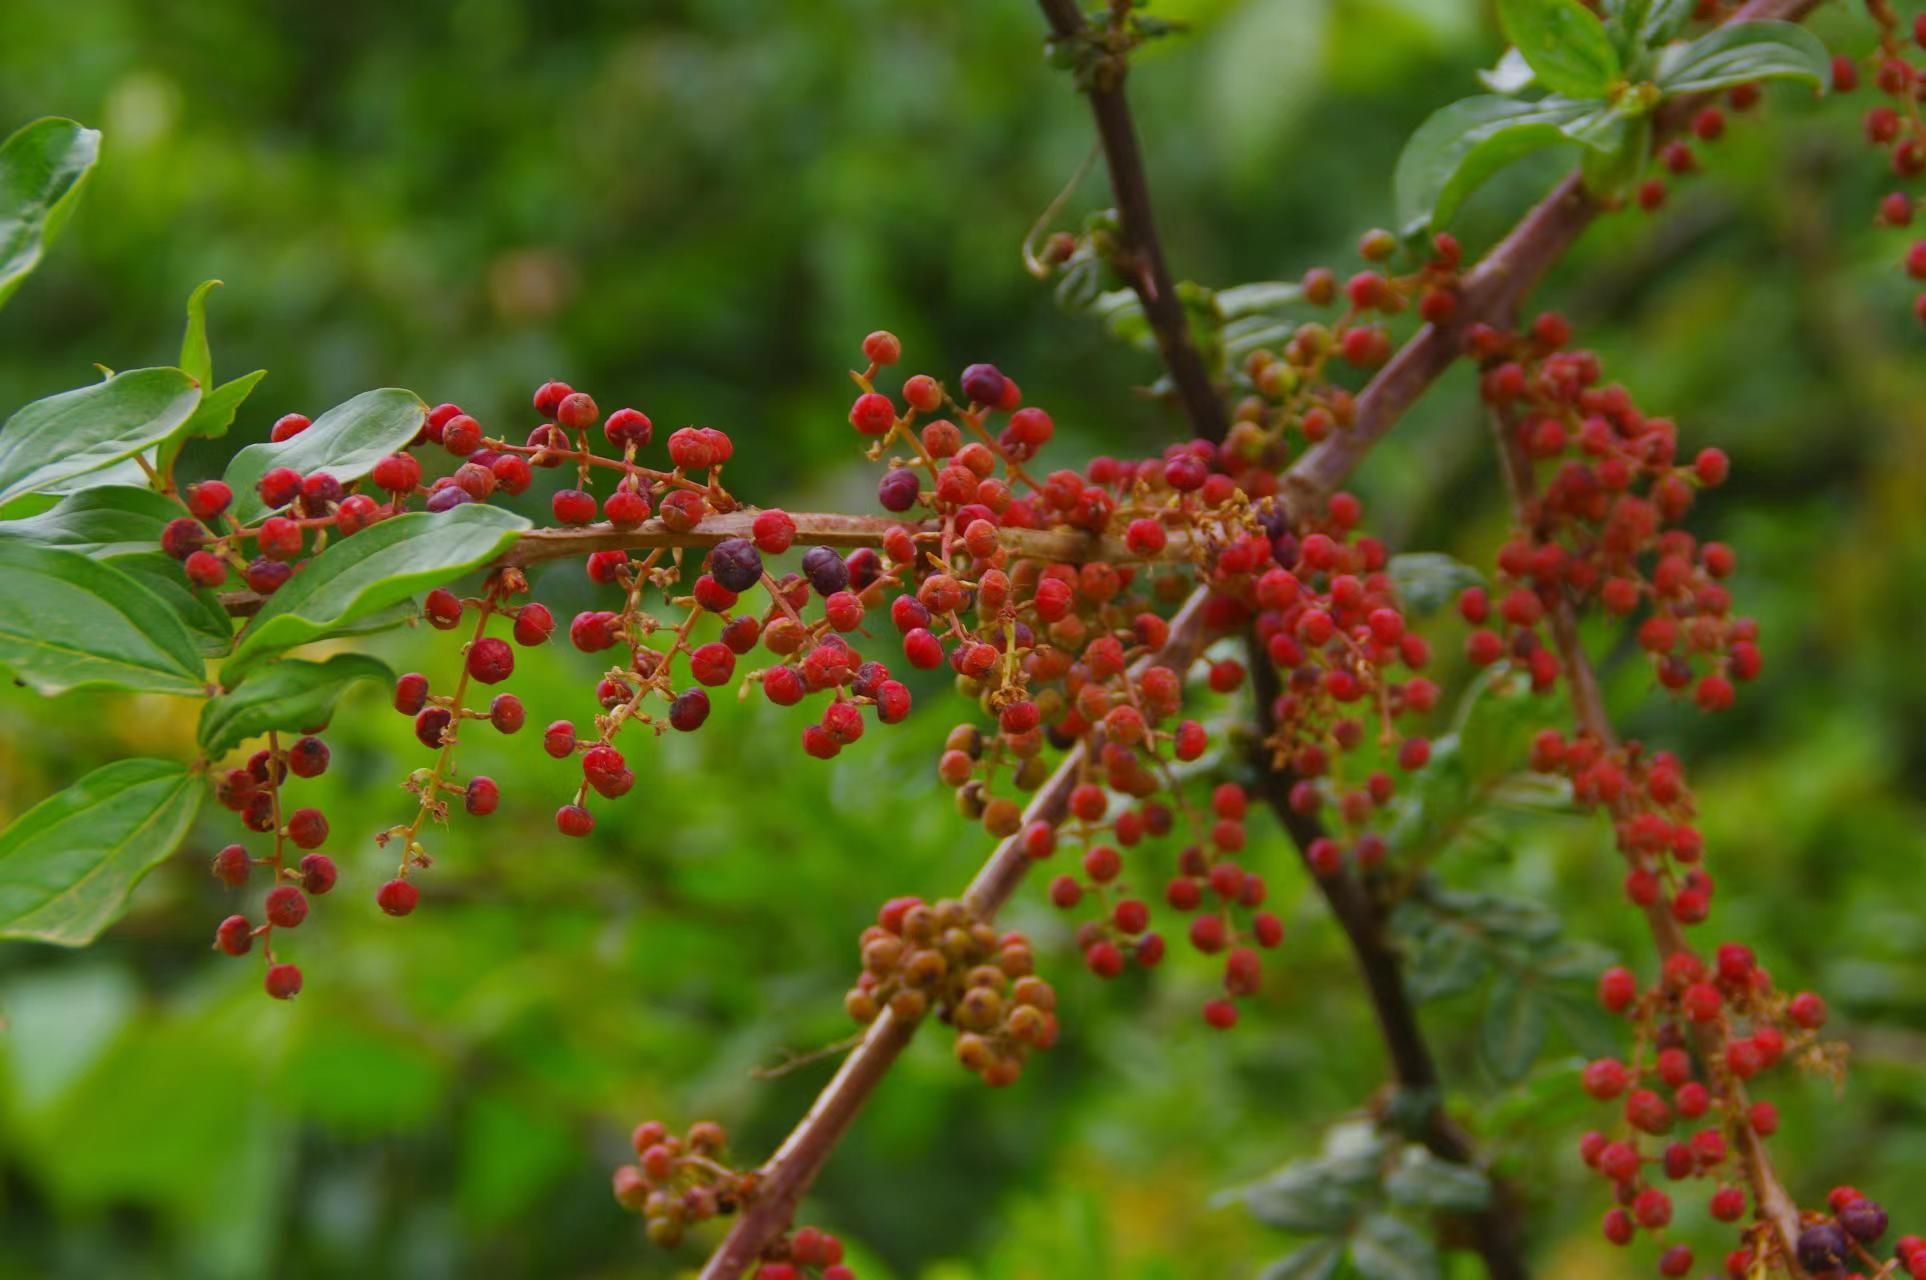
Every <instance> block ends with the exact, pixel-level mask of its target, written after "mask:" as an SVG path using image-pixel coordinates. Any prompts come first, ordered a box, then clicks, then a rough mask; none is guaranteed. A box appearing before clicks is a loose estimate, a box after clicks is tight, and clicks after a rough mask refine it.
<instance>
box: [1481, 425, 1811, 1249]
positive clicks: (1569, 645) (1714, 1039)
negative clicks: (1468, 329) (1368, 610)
mask: <svg viewBox="0 0 1926 1280" xmlns="http://www.w3.org/2000/svg"><path fill="white" fill-rule="evenodd" d="M1491 424H1492V430H1493V433H1494V434H1495V436H1496V439H1497V446H1498V458H1499V464H1500V467H1501V469H1502V470H1503V472H1504V477H1505V487H1506V488H1507V489H1508V490H1509V491H1510V493H1511V498H1512V504H1513V507H1514V509H1515V510H1516V513H1517V518H1518V521H1519V524H1520V525H1521V526H1524V527H1530V525H1531V523H1532V515H1531V513H1532V509H1533V504H1534V502H1535V499H1536V485H1535V483H1534V480H1533V473H1532V464H1531V460H1530V459H1529V458H1528V457H1527V456H1526V455H1525V453H1524V451H1523V449H1522V448H1521V446H1520V441H1519V439H1518V434H1517V432H1515V431H1511V430H1508V429H1507V426H1506V423H1505V421H1504V419H1503V418H1502V417H1501V416H1500V415H1498V414H1496V413H1494V414H1492V415H1491ZM1546 618H1547V620H1548V621H1549V622H1550V624H1551V632H1552V639H1553V642H1554V643H1555V644H1556V646H1557V648H1558V657H1559V661H1560V663H1561V664H1562V665H1563V667H1564V672H1565V685H1566V688H1567V690H1568V691H1569V694H1570V700H1571V704H1572V715H1573V716H1574V718H1575V719H1576V720H1577V721H1578V727H1579V729H1580V731H1581V732H1583V733H1584V734H1585V735H1586V736H1588V737H1590V738H1592V739H1594V740H1595V741H1597V742H1598V744H1599V745H1600V746H1602V747H1605V748H1607V749H1611V748H1614V747H1616V746H1617V745H1618V735H1617V733H1616V732H1615V731H1614V730H1613V728H1612V720H1611V715H1610V713H1609V712H1608V711H1607V710H1606V708H1605V698H1604V694H1603V693H1602V692H1601V691H1600V689H1599V683H1598V676H1597V673H1596V672H1595V671H1594V670H1593V667H1592V663H1591V659H1590V658H1589V657H1588V656H1587V655H1586V653H1585V644H1584V641H1583V639H1582V638H1581V637H1580V636H1579V634H1578V611H1577V609H1576V607H1575V606H1574V605H1573V603H1572V600H1571V596H1570V594H1569V593H1568V592H1566V591H1564V590H1562V589H1561V590H1560V591H1558V592H1557V594H1556V595H1555V597H1554V598H1553V600H1552V601H1551V603H1550V605H1549V607H1548V608H1547V609H1546ZM1612 816H1613V819H1614V821H1615V822H1616V821H1619V820H1622V819H1623V818H1625V817H1626V816H1628V815H1627V814H1626V813H1625V812H1623V810H1622V806H1614V811H1613V814H1612ZM1644 912H1645V920H1646V924H1647V925H1648V927H1649V928H1650V930H1651V933H1652V941H1653V943H1654V945H1655V946H1656V947H1657V949H1658V953H1659V957H1660V959H1662V960H1663V959H1669V958H1670V957H1672V956H1673V955H1675V954H1677V953H1679V952H1681V951H1690V950H1691V946H1690V944H1689V943H1687V942H1686V940H1685V930H1684V929H1683V928H1682V927H1681V926H1680V924H1679V922H1678V920H1677V919H1676V918H1675V917H1674V916H1673V915H1672V912H1671V909H1670V908H1669V907H1668V906H1667V904H1666V903H1665V902H1664V901H1663V900H1662V899H1659V900H1655V901H1653V902H1650V903H1647V904H1646V905H1645V907H1644ZM1691 1036H1692V1042H1693V1047H1694V1048H1695V1049H1697V1050H1698V1052H1699V1057H1700V1058H1701V1059H1702V1060H1703V1061H1704V1062H1705V1063H1706V1064H1707V1066H1708V1068H1709V1069H1711V1070H1714V1071H1723V1070H1724V1063H1725V1061H1726V1055H1725V1051H1726V1043H1727V1036H1726V1032H1725V1028H1724V1027H1723V1026H1720V1025H1709V1024H1698V1025H1694V1026H1693V1027H1692V1028H1691ZM1724 1092H1725V1094H1726V1096H1727V1098H1728V1099H1730V1101H1731V1104H1732V1106H1733V1108H1734V1111H1735V1112H1736V1113H1737V1114H1738V1115H1739V1116H1740V1117H1741V1120H1740V1122H1739V1123H1737V1124H1732V1125H1728V1126H1726V1131H1727V1132H1728V1133H1729V1134H1731V1135H1732V1138H1733V1145H1734V1146H1735V1147H1737V1149H1738V1153H1739V1160H1740V1163H1741V1164H1742V1165H1743V1166H1744V1169H1745V1180H1746V1182H1747V1183H1748V1184H1749V1185H1750V1186H1751V1188H1752V1195H1753V1201H1754V1203H1755V1205H1756V1208H1757V1211H1758V1215H1759V1217H1760V1218H1761V1219H1762V1220H1764V1221H1765V1222H1767V1223H1769V1224H1770V1225H1771V1227H1772V1232H1773V1235H1774V1236H1775V1237H1776V1239H1777V1242H1778V1246H1779V1250H1780V1253H1781V1256H1782V1260H1783V1261H1784V1263H1785V1265H1786V1267H1787V1269H1788V1270H1789V1271H1790V1272H1791V1274H1792V1275H1794V1276H1804V1275H1805V1274H1806V1272H1805V1270H1804V1269H1803V1268H1802V1267H1800V1265H1799V1250H1798V1244H1799V1231H1800V1227H1799V1206H1798V1205H1797V1204H1796V1203H1795V1202H1794V1201H1793V1199H1792V1196H1791V1195H1790V1194H1789V1193H1788V1192H1787V1191H1786V1189H1785V1186H1784V1184H1783V1183H1781V1182H1780V1181H1779V1175H1778V1172H1777V1171H1776V1170H1775V1169H1774V1168H1773V1166H1772V1158H1771V1156H1769V1155H1768V1154H1767V1153H1766V1149H1765V1140H1764V1139H1763V1138H1761V1137H1760V1136H1759V1135H1758V1134H1757V1133H1756V1132H1754V1130H1753V1128H1752V1125H1751V1124H1750V1123H1749V1122H1748V1121H1746V1120H1745V1119H1744V1116H1745V1113H1746V1112H1747V1111H1748V1110H1749V1108H1750V1106H1751V1102H1750V1099H1749V1098H1748V1096H1747V1093H1746V1088H1745V1085H1744V1084H1743V1083H1742V1082H1741V1081H1740V1080H1739V1079H1738V1078H1737V1077H1736V1076H1729V1077H1728V1078H1727V1079H1726V1081H1725V1088H1724Z"/></svg>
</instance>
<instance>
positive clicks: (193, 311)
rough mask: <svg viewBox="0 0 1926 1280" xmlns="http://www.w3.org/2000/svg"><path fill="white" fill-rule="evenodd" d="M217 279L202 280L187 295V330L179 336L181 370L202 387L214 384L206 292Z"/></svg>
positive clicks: (217, 282)
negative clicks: (208, 335) (208, 336)
mask: <svg viewBox="0 0 1926 1280" xmlns="http://www.w3.org/2000/svg"><path fill="white" fill-rule="evenodd" d="M219 283H220V281H219V280H203V281H201V283H200V284H199V285H198V286H196V287H195V289H194V292H192V293H190V294H188V295H187V332H186V333H185V334H184V335H182V337H181V371H182V372H183V373H185V374H186V375H187V376H188V377H190V378H192V379H194V381H196V382H198V383H200V384H201V385H202V386H203V387H211V386H213V385H214V353H213V351H211V350H210V349H209V348H208V345H207V294H208V291H209V290H210V289H212V288H213V287H214V286H215V285H217V284H219Z"/></svg>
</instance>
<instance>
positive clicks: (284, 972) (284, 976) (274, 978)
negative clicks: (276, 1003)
mask: <svg viewBox="0 0 1926 1280" xmlns="http://www.w3.org/2000/svg"><path fill="white" fill-rule="evenodd" d="M263 985H264V986H265V987H266V988H267V993H268V994H269V995H271V996H273V997H274V998H275V999H276V1000H292V999H293V998H294V997H295V996H297V995H300V994H301V970H300V969H299V968H297V967H295V966H294V965H291V964H276V965H269V966H268V971H267V978H266V980H265V981H264V983H263Z"/></svg>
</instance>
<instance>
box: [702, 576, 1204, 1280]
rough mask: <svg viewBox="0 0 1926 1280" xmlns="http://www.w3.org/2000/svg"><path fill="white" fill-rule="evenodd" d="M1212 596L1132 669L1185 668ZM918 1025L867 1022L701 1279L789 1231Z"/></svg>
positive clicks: (1057, 801) (1019, 859) (884, 1019)
mask: <svg viewBox="0 0 1926 1280" xmlns="http://www.w3.org/2000/svg"><path fill="white" fill-rule="evenodd" d="M1209 595H1210V593H1209V591H1208V590H1207V589H1205V588H1203V587H1199V588H1198V589H1197V590H1195V591H1193V592H1192V593H1191V595H1190V598H1189V599H1188V600H1186V601H1185V602H1184V606H1183V608H1181V609H1179V610H1178V611H1177V615H1176V616H1175V617H1174V618H1172V619H1171V624H1170V635H1169V637H1168V639H1167V640H1166V641H1165V643H1164V646H1163V648H1162V649H1160V650H1158V651H1157V652H1156V653H1155V654H1152V655H1151V656H1149V657H1147V658H1144V659H1142V660H1141V661H1140V662H1139V663H1138V664H1137V670H1139V671H1141V670H1142V669H1143V668H1144V667H1146V666H1149V665H1152V664H1154V663H1163V664H1167V665H1175V666H1179V667H1182V666H1188V665H1189V663H1190V660H1191V659H1192V658H1194V657H1195V656H1196V654H1197V652H1198V650H1199V649H1200V648H1201V647H1202V642H1203V640H1204V638H1205V637H1204V612H1205V611H1204V604H1205V601H1206V600H1207V599H1208V597H1209ZM1088 758H1089V751H1088V748H1087V747H1086V746H1085V744H1084V743H1082V742H1079V743H1078V744H1077V745H1076V746H1074V747H1072V748H1071V749H1070V750H1069V751H1068V752H1067V753H1065V755H1064V757H1063V761H1062V762H1061V763H1060V764H1058V766H1057V768H1056V771H1055V772H1053V773H1052V774H1051V775H1050V777H1049V778H1048V780H1046V781H1045V782H1044V784H1043V785H1042V786H1041V787H1039V788H1038V789H1037V793H1036V795H1035V796H1033V797H1032V798H1031V800H1030V803H1029V804H1028V805H1027V806H1026V807H1025V808H1024V810H1023V823H1024V825H1025V826H1028V825H1029V824H1030V823H1032V822H1048V823H1052V824H1055V823H1057V822H1060V821H1061V820H1062V819H1063V817H1064V815H1065V813H1067V812H1068V810H1069V805H1070V792H1071V791H1072V790H1073V789H1074V788H1075V787H1076V785H1077V783H1078V782H1079V781H1081V780H1082V776H1083V764H1084V761H1085V760H1086V759H1088ZM1020 839H1021V838H1020V837H1019V836H1012V837H1010V838H1009V839H1007V840H1004V841H1002V842H1000V843H999V844H998V845H997V846H996V848H995V850H994V851H992V853H991V854H990V857H989V859H988V861H986V862H985V863H984V864H983V867H982V869H981V870H980V871H978V872H977V873H976V878H975V879H973V880H972V881H970V887H969V888H968V889H967V890H966V891H965V892H964V895H963V900H964V901H965V902H966V903H967V904H969V906H970V909H971V910H972V911H974V912H975V913H976V914H977V915H979V916H981V917H982V918H984V919H986V920H988V919H991V918H992V917H994V916H995V915H996V912H997V910H998V909H999V908H1001V907H1002V906H1003V904H1004V903H1006V902H1008V901H1009V900H1010V895H1011V894H1013V893H1015V892H1016V887H1017V885H1019V884H1020V883H1022V881H1023V876H1024V873H1025V872H1026V871H1028V870H1029V864H1030V857H1029V855H1028V854H1026V853H1025V852H1024V851H1023V847H1022V844H1021V843H1020ZM920 1025H921V1023H920V1022H905V1021H903V1020H902V1019H899V1018H897V1017H896V1016H895V1015H894V1014H893V1013H891V1012H890V1010H889V1009H887V1008H885V1009H884V1010H883V1012H882V1014H881V1015H880V1016H879V1017H878V1018H877V1019H876V1021H875V1022H872V1023H871V1024H870V1027H869V1031H868V1033H867V1034H866V1035H865V1036H864V1037H863V1042H862V1043H861V1044H860V1045H858V1046H857V1047H856V1049H855V1050H854V1051H853V1052H852V1053H851V1054H850V1055H849V1057H847V1058H845V1059H844V1060H843V1065H842V1067H841V1068H840V1069H839V1070H838V1071H837V1072H836V1075H835V1076H834V1078H832V1079H831V1080H830V1082H829V1083H828V1084H827V1085H825V1086H824V1087H823V1091H822V1092H821V1093H820V1094H818V1095H817V1097H816V1101H815V1103H814V1105H812V1106H811V1107H810V1108H809V1113H808V1114H807V1115H805V1116H804V1117H803V1118H802V1121H801V1123H799V1124H798V1125H797V1126H796V1128H795V1129H794V1130H793V1131H792V1132H791V1133H790V1135H789V1137H788V1138H787V1139H786V1140H785V1141H784V1142H783V1144H782V1146H781V1147H779V1148H778V1149H777V1151H776V1153H775V1155H773V1156H771V1157H770V1158H769V1161H768V1162H767V1163H766V1164H764V1165H763V1166H762V1170H761V1175H762V1176H761V1182H760V1184H759V1186H758V1188H757V1191H756V1196H755V1199H754V1201H752V1202H751V1203H750V1204H749V1206H748V1207H747V1208H745V1209H744V1210H743V1211H742V1213H741V1215H740V1216H739V1217H738V1218H737V1219H736V1221H735V1225H734V1226H732V1227H731V1228H730V1230H729V1235H728V1237H727V1238H726V1239H724V1240H723V1242H722V1245H721V1247H719V1248H718V1249H717V1250H716V1252H715V1253H714V1254H713V1255H712V1256H711V1257H710V1259H709V1261H708V1264H707V1265H706V1266H704V1267H703V1268H702V1276H703V1280H737V1277H739V1276H740V1275H741V1274H742V1273H743V1271H744V1270H746V1269H747V1268H748V1267H749V1266H750V1264H751V1263H753V1262H754V1261H755V1260H756V1259H757V1258H758V1257H759V1256H760V1255H761V1253H762V1251H763V1249H764V1248H765V1247H766V1246H767V1245H768V1244H769V1242H770V1241H772V1240H774V1239H775V1238H776V1237H777V1236H779V1235H781V1234H782V1232H783V1231H785V1230H787V1229H788V1227H789V1224H790V1220H791V1219H792V1218H793V1217H794V1215H795V1212H796V1205H797V1203H798V1202H799V1201H800V1200H801V1199H802V1195H803V1192H804V1191H805V1190H807V1189H808V1187H809V1184H810V1182H811V1181H813V1180H814V1179H815V1177H816V1173H817V1171H818V1170H820V1169H821V1168H822V1166H823V1162H824V1161H825V1160H827V1159H828V1158H829V1153H830V1151H831V1150H832V1149H833V1148H834V1147H835V1145H836V1143H837V1141H838V1140H839V1139H840V1138H841V1137H842V1136H843V1132H844V1131H845V1130H846V1129H848V1128H849V1123H850V1121H852V1120H854V1119H855V1118H856V1113H857V1112H858V1111H859V1110H861V1108H862V1105H863V1103H864V1102H865V1101H866V1100H868V1098H869V1095H870V1093H871V1092H872V1091H874V1090H875V1088H876V1086H877V1085H878V1084H879V1083H881V1082H882V1079H883V1076H884V1075H885V1074H887V1073H888V1071H889V1068H890V1064H891V1063H893V1062H895V1061H896V1057H897V1055H898V1054H900V1053H902V1051H903V1050H904V1048H905V1047H907V1046H908V1044H909V1042H910V1038H911V1037H912V1036H914V1035H915V1034H916V1029H917V1027H918V1026H920Z"/></svg>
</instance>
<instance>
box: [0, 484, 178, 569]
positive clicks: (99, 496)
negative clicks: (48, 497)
mask: <svg viewBox="0 0 1926 1280" xmlns="http://www.w3.org/2000/svg"><path fill="white" fill-rule="evenodd" d="M184 514H186V513H185V512H183V511H182V510H181V508H180V504H179V503H176V502H173V501H171V500H169V499H167V498H163V497H162V496H161V495H160V494H158V493H155V492H154V491H153V490H152V489H136V488H133V487H132V486H129V485H102V486H101V487H99V488H97V489H83V490H81V491H80V492H79V493H73V494H69V495H67V496H66V497H64V498H62V499H61V500H60V501H59V502H58V503H56V504H55V505H54V506H53V508H52V509H51V510H48V511H43V512H41V513H40V514H39V515H37V516H31V517H29V518H28V519H25V520H0V538H24V539H25V540H26V541H28V542H32V543H37V544H38V545H40V546H43V547H64V548H66V549H67V550H69V551H78V552H80V553H81V554H82V555H88V556H92V557H94V558H95V559H97V560H104V559H107V558H108V557H110V556H126V555H139V554H142V553H145V552H149V551H158V550H159V549H160V536H161V530H162V529H163V528H165V527H166V526H167V522H168V521H170V520H175V519H178V518H179V517H181V516H182V515H184ZM175 573H176V575H178V574H179V569H178V568H176V570H175Z"/></svg>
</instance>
